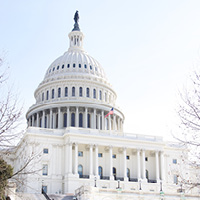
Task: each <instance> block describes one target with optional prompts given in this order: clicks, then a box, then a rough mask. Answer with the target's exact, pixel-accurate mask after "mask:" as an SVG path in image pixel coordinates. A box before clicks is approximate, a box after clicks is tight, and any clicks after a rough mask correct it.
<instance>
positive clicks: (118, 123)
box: [117, 117, 120, 131]
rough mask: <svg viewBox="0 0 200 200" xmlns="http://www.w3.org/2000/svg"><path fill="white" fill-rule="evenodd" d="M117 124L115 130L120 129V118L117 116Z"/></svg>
mask: <svg viewBox="0 0 200 200" xmlns="http://www.w3.org/2000/svg"><path fill="white" fill-rule="evenodd" d="M117 125H118V127H117V130H118V131H120V118H119V117H118V122H117Z"/></svg>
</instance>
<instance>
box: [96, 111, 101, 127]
mask: <svg viewBox="0 0 200 200" xmlns="http://www.w3.org/2000/svg"><path fill="white" fill-rule="evenodd" d="M100 119H101V116H100V114H98V115H97V129H98V130H100V124H101V122H100Z"/></svg>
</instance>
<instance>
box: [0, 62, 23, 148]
mask: <svg viewBox="0 0 200 200" xmlns="http://www.w3.org/2000/svg"><path fill="white" fill-rule="evenodd" d="M7 71H8V68H6V67H4V66H3V60H2V59H0V90H1V92H0V148H1V149H2V148H4V149H5V148H6V147H10V146H11V145H13V142H16V139H17V138H19V136H20V133H19V132H18V131H17V127H18V126H19V124H20V123H19V120H20V117H21V114H22V107H18V97H17V95H15V94H14V91H13V90H12V87H9V86H8V75H7Z"/></svg>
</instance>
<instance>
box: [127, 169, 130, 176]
mask: <svg viewBox="0 0 200 200" xmlns="http://www.w3.org/2000/svg"><path fill="white" fill-rule="evenodd" d="M127 177H128V178H130V169H129V168H127Z"/></svg>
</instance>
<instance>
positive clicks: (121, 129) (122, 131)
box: [121, 120, 123, 132]
mask: <svg viewBox="0 0 200 200" xmlns="http://www.w3.org/2000/svg"><path fill="white" fill-rule="evenodd" d="M121 131H122V132H123V120H121Z"/></svg>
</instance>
